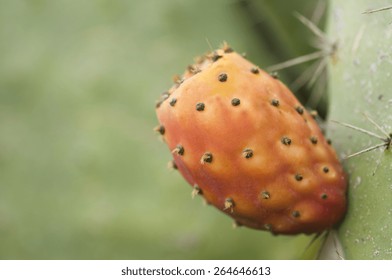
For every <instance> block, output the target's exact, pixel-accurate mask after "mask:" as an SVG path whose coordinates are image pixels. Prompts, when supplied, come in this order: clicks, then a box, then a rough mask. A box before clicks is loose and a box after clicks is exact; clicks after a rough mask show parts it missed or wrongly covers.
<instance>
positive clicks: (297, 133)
mask: <svg viewBox="0 0 392 280" xmlns="http://www.w3.org/2000/svg"><path fill="white" fill-rule="evenodd" d="M156 111H157V116H158V120H159V126H158V127H157V129H156V130H157V131H158V132H160V134H162V137H163V140H164V141H165V142H166V143H167V145H168V146H169V148H170V150H171V151H172V153H173V157H174V162H173V163H172V165H173V166H175V167H176V168H177V169H178V170H179V172H181V174H182V175H183V176H184V177H185V179H186V180H187V181H188V182H189V184H190V185H191V186H193V194H200V195H202V196H203V197H204V198H205V200H206V201H207V202H208V203H209V204H212V205H214V206H215V207H216V208H218V209H219V210H221V211H223V212H224V213H226V214H227V215H229V216H231V217H233V218H234V220H235V222H236V224H239V225H243V226H247V227H251V228H255V229H262V230H269V231H271V232H272V233H274V234H297V233H306V234H310V233H320V232H322V231H324V230H326V229H329V228H331V227H332V226H333V225H335V224H336V223H337V222H339V221H340V220H341V218H342V217H343V215H344V213H345V211H346V185H347V182H346V176H345V173H344V171H343V169H342V167H341V165H340V163H339V160H338V158H337V156H336V154H335V152H334V150H333V148H332V147H331V145H330V142H329V141H327V140H326V139H325V138H324V137H323V135H322V133H321V131H320V128H319V127H318V125H317V123H316V121H315V120H314V118H313V117H314V116H312V114H311V113H309V112H308V111H307V110H306V109H305V108H304V107H303V106H302V105H301V104H300V103H299V102H298V100H297V99H296V98H295V97H294V95H293V94H292V93H291V92H290V90H289V89H288V88H287V87H286V86H285V85H283V84H282V83H281V82H280V81H279V80H277V79H276V76H271V75H269V74H267V73H266V72H264V71H263V70H261V69H260V68H258V67H257V66H255V65H254V64H252V63H251V62H249V61H248V60H246V59H245V58H243V57H242V56H241V55H239V54H238V53H236V52H234V51H233V50H232V49H231V48H230V47H228V46H227V45H225V46H224V47H223V48H222V49H218V50H216V51H214V52H212V53H210V54H207V55H205V56H203V57H201V58H198V59H197V61H196V63H195V64H194V65H191V66H189V67H188V69H187V70H186V72H185V73H184V75H183V76H182V77H176V78H175V85H174V86H173V87H172V88H171V89H170V90H169V91H167V92H165V93H164V94H163V95H162V96H161V99H160V101H159V102H158V103H157V106H156Z"/></svg>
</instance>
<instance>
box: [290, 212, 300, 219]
mask: <svg viewBox="0 0 392 280" xmlns="http://www.w3.org/2000/svg"><path fill="white" fill-rule="evenodd" d="M291 215H292V216H293V217H294V218H298V217H299V216H301V214H300V213H299V211H297V210H295V211H293V212H291Z"/></svg>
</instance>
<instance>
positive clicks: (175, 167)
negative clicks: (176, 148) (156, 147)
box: [167, 160, 178, 170]
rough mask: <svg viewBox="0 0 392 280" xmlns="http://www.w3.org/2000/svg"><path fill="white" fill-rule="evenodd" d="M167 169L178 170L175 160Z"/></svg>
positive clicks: (168, 164) (169, 163)
mask: <svg viewBox="0 0 392 280" xmlns="http://www.w3.org/2000/svg"><path fill="white" fill-rule="evenodd" d="M167 168H169V169H175V170H177V169H178V167H177V164H176V163H175V161H174V160H171V161H169V162H168V163H167Z"/></svg>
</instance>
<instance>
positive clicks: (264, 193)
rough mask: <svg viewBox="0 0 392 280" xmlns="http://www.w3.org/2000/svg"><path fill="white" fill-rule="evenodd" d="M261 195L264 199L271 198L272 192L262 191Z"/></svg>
mask: <svg viewBox="0 0 392 280" xmlns="http://www.w3.org/2000/svg"><path fill="white" fill-rule="evenodd" d="M261 197H262V198H263V199H269V198H270V197H271V194H270V193H269V192H268V191H262V192H261Z"/></svg>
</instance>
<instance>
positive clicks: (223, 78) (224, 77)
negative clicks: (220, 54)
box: [218, 73, 227, 83]
mask: <svg viewBox="0 0 392 280" xmlns="http://www.w3.org/2000/svg"><path fill="white" fill-rule="evenodd" d="M218 80H219V82H222V83H223V82H226V81H227V74H226V73H221V74H219V76H218Z"/></svg>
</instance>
